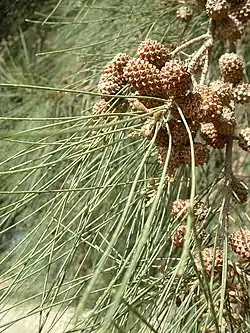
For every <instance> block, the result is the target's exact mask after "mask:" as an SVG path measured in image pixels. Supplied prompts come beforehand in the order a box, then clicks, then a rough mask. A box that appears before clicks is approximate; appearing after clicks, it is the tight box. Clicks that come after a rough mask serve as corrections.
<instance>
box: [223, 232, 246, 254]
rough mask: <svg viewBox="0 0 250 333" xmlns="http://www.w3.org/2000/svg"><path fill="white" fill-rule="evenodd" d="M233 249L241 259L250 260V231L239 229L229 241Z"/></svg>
mask: <svg viewBox="0 0 250 333" xmlns="http://www.w3.org/2000/svg"><path fill="white" fill-rule="evenodd" d="M228 243H229V246H230V247H231V249H232V250H233V251H234V252H235V253H236V254H238V255H239V256H240V257H241V258H243V259H246V260H250V230H245V229H239V230H237V231H235V232H233V233H232V234H231V235H230V237H229V240H228Z"/></svg>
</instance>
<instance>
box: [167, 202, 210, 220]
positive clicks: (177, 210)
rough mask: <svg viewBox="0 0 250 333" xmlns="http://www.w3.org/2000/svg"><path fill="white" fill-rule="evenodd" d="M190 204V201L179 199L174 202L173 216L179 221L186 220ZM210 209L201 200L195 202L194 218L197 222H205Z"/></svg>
mask: <svg viewBox="0 0 250 333" xmlns="http://www.w3.org/2000/svg"><path fill="white" fill-rule="evenodd" d="M189 204H190V200H189V199H177V200H175V201H174V202H173V206H172V210H171V216H173V217H177V218H178V219H181V220H182V219H184V218H185V217H186V216H187V213H188V207H189ZM207 212H208V209H207V208H206V206H205V204H204V203H203V202H202V201H200V200H195V202H194V210H193V213H194V218H195V221H200V222H202V221H204V219H205V217H206V215H207Z"/></svg>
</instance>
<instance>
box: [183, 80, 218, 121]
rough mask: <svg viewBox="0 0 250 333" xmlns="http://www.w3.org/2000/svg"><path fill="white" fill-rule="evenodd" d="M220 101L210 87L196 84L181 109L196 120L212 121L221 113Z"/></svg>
mask: <svg viewBox="0 0 250 333" xmlns="http://www.w3.org/2000/svg"><path fill="white" fill-rule="evenodd" d="M222 109H223V106H222V102H221V100H220V98H219V96H218V95H217V93H216V92H214V91H213V90H212V89H211V88H209V87H208V86H206V85H202V86H198V87H197V88H196V90H195V92H192V93H189V94H188V96H187V98H186V105H185V108H184V110H183V112H184V114H185V116H186V117H188V118H191V119H193V120H195V121H197V122H212V121H216V120H217V119H218V118H220V116H221V114H222Z"/></svg>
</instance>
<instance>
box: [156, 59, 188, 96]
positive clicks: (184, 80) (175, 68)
mask: <svg viewBox="0 0 250 333" xmlns="http://www.w3.org/2000/svg"><path fill="white" fill-rule="evenodd" d="M161 76H162V82H163V86H164V92H165V93H166V95H168V96H175V97H178V96H182V95H185V94H186V92H187V90H188V89H189V88H190V86H191V83H192V79H191V73H190V72H189V70H188V68H187V66H186V65H185V64H184V63H183V62H180V61H178V60H170V61H168V62H166V63H165V66H164V67H162V69H161Z"/></svg>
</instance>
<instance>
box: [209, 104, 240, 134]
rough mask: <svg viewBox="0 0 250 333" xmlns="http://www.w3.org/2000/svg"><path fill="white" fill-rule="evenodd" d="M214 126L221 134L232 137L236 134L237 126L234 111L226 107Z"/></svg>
mask: <svg viewBox="0 0 250 333" xmlns="http://www.w3.org/2000/svg"><path fill="white" fill-rule="evenodd" d="M214 126H215V128H216V130H217V131H218V133H219V134H223V135H226V136H228V135H231V134H233V132H234V129H235V126H236V118H235V113H234V111H233V110H232V109H231V108H229V107H224V108H223V112H222V115H221V116H220V118H219V119H218V121H216V122H215V123H214Z"/></svg>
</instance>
